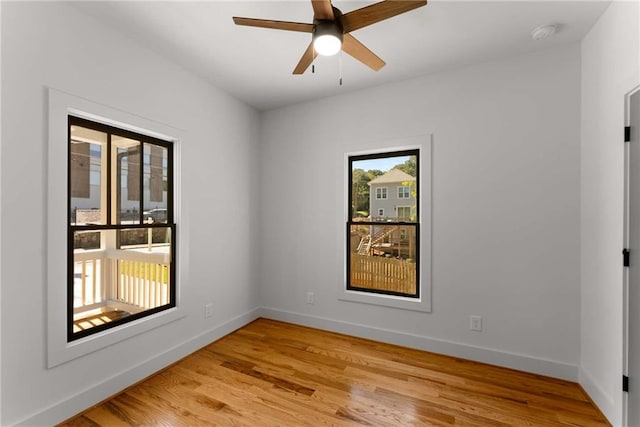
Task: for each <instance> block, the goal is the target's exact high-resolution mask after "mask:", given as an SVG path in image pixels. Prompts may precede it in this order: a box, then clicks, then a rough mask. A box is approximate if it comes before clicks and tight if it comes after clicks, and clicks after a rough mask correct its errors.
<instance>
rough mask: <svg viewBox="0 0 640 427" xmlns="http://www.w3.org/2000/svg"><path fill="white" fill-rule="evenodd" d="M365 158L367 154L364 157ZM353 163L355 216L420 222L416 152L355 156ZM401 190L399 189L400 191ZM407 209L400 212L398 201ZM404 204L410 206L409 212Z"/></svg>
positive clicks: (357, 217)
mask: <svg viewBox="0 0 640 427" xmlns="http://www.w3.org/2000/svg"><path fill="white" fill-rule="evenodd" d="M362 157H364V156H362ZM350 164H351V180H350V183H351V219H352V220H363V219H369V220H372V221H379V220H385V221H386V220H390V221H393V220H399V218H401V220H402V221H411V222H417V207H418V203H417V194H418V191H417V158H416V155H393V153H391V154H390V155H389V156H386V157H378V156H372V158H364V159H357V158H356V159H355V160H351V161H350ZM396 189H397V191H396ZM399 200H402V206H403V208H402V209H401V210H400V213H398V209H397V206H398V201H399ZM404 206H409V212H408V213H407V211H406V209H405V208H404Z"/></svg>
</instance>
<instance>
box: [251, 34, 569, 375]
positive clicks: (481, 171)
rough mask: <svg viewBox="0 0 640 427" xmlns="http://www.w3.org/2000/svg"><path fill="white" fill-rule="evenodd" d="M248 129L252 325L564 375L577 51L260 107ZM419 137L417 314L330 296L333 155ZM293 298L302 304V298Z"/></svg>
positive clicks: (337, 176)
mask: <svg viewBox="0 0 640 427" xmlns="http://www.w3.org/2000/svg"><path fill="white" fill-rule="evenodd" d="M262 120H263V121H262V130H261V132H262V151H261V155H262V160H263V162H262V174H261V179H260V182H261V197H262V199H261V222H260V226H261V232H262V239H261V241H262V251H261V252H260V254H261V268H260V271H261V276H260V277H261V280H260V290H261V301H262V303H263V305H264V306H265V307H266V308H265V309H264V311H263V312H264V313H265V314H266V315H268V316H271V317H275V318H280V319H286V320H294V321H297V322H301V323H305V324H309V325H314V326H319V327H324V328H330V329H334V330H340V331H343V332H348V333H354V334H357V335H363V336H369V337H373V338H378V339H384V340H386V341H393V342H398V343H402V344H407V345H412V346H416V347H421V348H427V349H430V350H435V351H441V352H445V353H450V354H456V355H460V356H463V357H471V358H474V359H477V360H485V361H489V362H493V363H499V364H503V365H507V366H513V367H517V368H521V369H527V370H530V371H534V372H542V373H546V374H551V375H556V376H561V377H565V378H572V379H574V380H575V379H577V373H578V369H577V365H578V360H579V353H578V352H579V345H580V344H579V339H580V323H579V322H580V303H579V300H580V284H579V271H580V264H579V262H580V261H579V250H580V246H579V241H580V236H579V232H580V221H579V218H580V199H579V195H580V181H579V179H580V156H579V149H580V145H579V143H580V141H579V138H580V51H579V46H578V45H576V44H572V45H567V46H563V47H560V48H556V49H553V50H548V51H544V52H540V53H535V54H530V55H526V56H519V57H515V58H510V59H506V60H501V61H496V62H489V63H484V64H480V65H476V66H473V67H469V68H466V69H462V70H457V71H452V72H447V73H442V74H438V75H432V76H426V77H422V78H417V79H413V80H409V81H404V82H400V83H395V84H389V85H384V86H380V87H377V88H374V89H370V90H366V91H362V92H355V93H349V94H345V95H343V96H337V97H332V98H327V99H322V100H318V101H316V102H311V103H305V104H300V105H295V106H292V107H288V108H282V109H279V110H273V111H269V112H266V113H264V115H263V118H262ZM428 133H432V134H433V171H432V175H433V206H432V212H433V242H432V245H433V246H432V247H433V249H432V253H433V259H432V260H431V262H432V266H433V275H432V276H433V277H432V279H433V286H432V307H433V310H432V312H431V313H420V312H416V311H406V310H399V309H392V308H385V307H380V306H374V305H365V304H360V303H353V302H346V301H340V300H338V299H337V298H338V296H339V294H340V292H339V286H341V284H342V283H341V281H342V278H341V268H342V262H341V257H342V253H343V251H344V248H343V245H344V242H343V240H344V237H343V234H342V231H341V230H343V227H344V224H343V218H344V214H343V212H342V209H343V192H344V186H345V183H344V180H343V173H342V171H343V168H344V165H343V164H342V161H343V158H342V153H343V152H344V150H345V149H347V150H348V147H350V146H351V145H352V144H354V143H357V144H363V143H364V144H366V143H367V141H376V142H377V143H378V145H380V142H379V141H384V140H394V139H397V138H400V137H404V136H414V135H421V134H428ZM382 145H384V143H382ZM423 208H426V206H425V205H424V201H423ZM427 261H428V260H427ZM307 291H312V292H314V293H315V301H316V302H315V305H308V304H306V300H305V295H306V292H307ZM470 314H478V315H482V316H483V317H484V331H483V332H481V333H477V332H470V331H469V329H468V325H469V321H468V315H470Z"/></svg>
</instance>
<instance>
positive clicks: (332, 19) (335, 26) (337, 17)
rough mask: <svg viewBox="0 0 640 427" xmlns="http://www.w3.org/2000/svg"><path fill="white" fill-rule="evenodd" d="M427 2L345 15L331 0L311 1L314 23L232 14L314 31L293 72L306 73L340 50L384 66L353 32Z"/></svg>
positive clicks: (398, 0) (247, 21)
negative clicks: (322, 56)
mask: <svg viewBox="0 0 640 427" xmlns="http://www.w3.org/2000/svg"><path fill="white" fill-rule="evenodd" d="M426 4H427V2H426V1H424V0H423V1H412V0H386V1H381V2H379V3H375V4H372V5H370V6H366V7H363V8H361V9H357V10H354V11H352V12H348V13H345V14H342V12H340V10H339V9H338V8H336V7H334V6H333V5H332V4H331V0H311V5H312V6H313V24H307V23H303V22H288V21H274V20H270V19H254V18H239V17H236V16H234V17H233V22H235V23H236V24H237V25H246V26H249V27H262V28H272V29H276V30H287V31H297V32H302V33H311V34H312V39H311V43H310V44H309V47H307V50H306V51H305V52H304V54H302V58H300V61H299V62H298V65H296V67H295V69H294V70H293V74H303V73H304V72H305V70H306V69H307V68H309V65H311V63H312V62H313V60H314V59H315V58H316V57H317V56H318V55H324V56H331V55H335V54H336V53H338V52H339V51H340V50H343V51H344V52H346V53H348V54H349V55H351V56H352V57H354V58H355V59H357V60H358V61H360V62H362V63H363V64H365V65H367V66H368V67H370V68H371V69H373V70H375V71H378V70H379V69H381V68H382V67H384V66H385V62H384V61H383V60H382V59H380V58H379V57H378V56H377V55H376V54H375V53H373V52H372V51H370V50H369V49H368V48H367V47H366V46H365V45H363V44H362V43H360V42H359V41H358V40H357V39H356V38H355V37H353V36H352V35H351V34H350V33H351V32H352V31H355V30H358V29H360V28H364V27H366V26H368V25H371V24H375V23H376V22H380V21H383V20H385V19H388V18H391V17H394V16H396V15H400V14H401V13H404V12H408V11H410V10H413V9H416V8H418V7H421V6H424V5H426Z"/></svg>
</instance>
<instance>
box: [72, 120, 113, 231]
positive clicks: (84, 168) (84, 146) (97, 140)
mask: <svg viewBox="0 0 640 427" xmlns="http://www.w3.org/2000/svg"><path fill="white" fill-rule="evenodd" d="M70 132H71V138H70V139H71V146H70V147H69V151H70V158H69V186H70V191H71V194H70V198H69V200H70V206H69V208H70V212H71V218H70V222H71V224H79V225H81V224H105V222H106V217H107V216H106V211H105V207H106V197H107V196H106V181H105V180H106V159H105V157H104V156H105V155H106V146H107V134H106V133H104V132H99V131H96V130H92V129H87V128H84V127H82V126H77V125H73V126H71V131H70Z"/></svg>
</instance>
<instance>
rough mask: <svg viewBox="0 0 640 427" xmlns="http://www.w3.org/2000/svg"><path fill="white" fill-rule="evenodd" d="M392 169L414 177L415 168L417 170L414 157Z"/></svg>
mask: <svg viewBox="0 0 640 427" xmlns="http://www.w3.org/2000/svg"><path fill="white" fill-rule="evenodd" d="M393 168H394V169H400V170H401V171H402V172H404V173H406V174H408V175H411V176H416V168H417V165H416V156H410V157H409V159H408V160H407V161H405V162H404V163H400V164H399V165H396V166H394V167H393Z"/></svg>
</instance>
